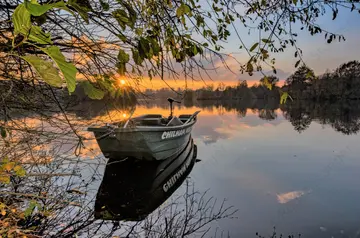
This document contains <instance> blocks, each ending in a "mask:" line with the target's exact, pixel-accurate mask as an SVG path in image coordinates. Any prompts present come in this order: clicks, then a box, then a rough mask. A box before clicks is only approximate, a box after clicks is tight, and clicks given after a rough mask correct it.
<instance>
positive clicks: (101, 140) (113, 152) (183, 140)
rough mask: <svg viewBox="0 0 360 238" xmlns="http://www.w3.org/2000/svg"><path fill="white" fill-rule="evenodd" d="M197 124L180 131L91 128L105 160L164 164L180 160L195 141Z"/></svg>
mask: <svg viewBox="0 0 360 238" xmlns="http://www.w3.org/2000/svg"><path fill="white" fill-rule="evenodd" d="M193 125H194V123H191V124H189V125H184V126H177V127H155V128H134V129H131V128H125V129H124V128H116V129H109V128H106V127H101V128H89V130H90V131H93V133H94V134H95V137H96V140H97V142H98V144H99V147H100V149H101V151H102V153H103V154H104V156H105V157H107V158H111V159H123V158H125V157H133V158H137V159H141V160H164V159H167V158H169V157H174V156H177V155H178V154H179V153H180V152H181V151H182V150H183V149H184V148H185V146H186V144H187V143H188V142H189V140H190V138H191V130H192V126H193Z"/></svg>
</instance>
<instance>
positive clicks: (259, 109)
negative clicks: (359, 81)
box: [197, 100, 360, 135]
mask: <svg viewBox="0 0 360 238" xmlns="http://www.w3.org/2000/svg"><path fill="white" fill-rule="evenodd" d="M197 106H198V107H200V108H206V109H207V110H208V109H209V108H213V109H214V108H218V109H219V108H223V109H224V110H225V111H226V112H230V113H236V114H237V115H238V116H239V117H245V116H246V112H247V110H248V109H250V110H252V112H253V113H254V114H258V116H259V118H261V119H263V120H275V119H276V118H277V114H276V110H277V109H278V108H279V107H280V108H281V110H282V111H283V115H284V117H285V119H287V120H288V121H289V122H290V123H291V124H292V125H293V127H294V130H296V131H298V132H302V131H304V130H306V129H307V128H309V126H310V124H311V122H312V121H313V120H315V121H317V122H318V123H320V124H322V125H330V126H331V127H332V128H334V130H336V131H338V132H341V133H343V134H346V135H350V134H356V133H358V132H359V130H360V120H359V119H360V105H359V103H357V101H347V102H338V103H328V102H323V103H315V102H312V101H300V100H297V101H294V102H290V101H288V102H287V103H286V104H284V105H279V104H275V103H274V102H271V103H269V102H268V101H264V100H256V102H252V103H249V102H246V103H245V102H242V101H236V100H226V101H220V100H218V101H210V100H203V101H198V102H197ZM222 111H223V110H222Z"/></svg>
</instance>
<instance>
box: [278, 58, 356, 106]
mask: <svg viewBox="0 0 360 238" xmlns="http://www.w3.org/2000/svg"><path fill="white" fill-rule="evenodd" d="M283 88H284V90H286V91H288V92H289V94H290V95H291V96H292V97H293V98H295V99H311V100H315V101H338V100H358V99H360V63H359V62H358V61H350V62H347V63H345V64H342V65H340V66H339V67H338V68H337V69H336V70H335V71H333V72H326V73H325V74H323V75H320V76H315V74H314V71H313V70H311V69H310V68H308V67H307V66H305V65H303V66H301V67H300V68H299V69H298V70H297V71H296V72H295V73H294V74H293V75H291V76H290V77H289V78H287V79H286V81H285V85H284V86H283Z"/></svg>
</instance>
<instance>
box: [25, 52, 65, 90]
mask: <svg viewBox="0 0 360 238" xmlns="http://www.w3.org/2000/svg"><path fill="white" fill-rule="evenodd" d="M22 58H23V59H24V60H26V61H27V62H28V63H29V64H30V65H31V66H32V67H33V68H34V69H35V70H36V72H37V73H38V74H39V75H40V77H41V78H42V79H43V80H44V81H45V82H46V83H48V84H49V85H51V86H54V87H60V86H61V85H62V83H63V81H62V79H61V78H60V76H59V72H58V70H57V69H56V68H55V67H54V66H53V63H52V62H49V61H45V60H44V59H42V58H40V57H38V56H35V55H27V56H22Z"/></svg>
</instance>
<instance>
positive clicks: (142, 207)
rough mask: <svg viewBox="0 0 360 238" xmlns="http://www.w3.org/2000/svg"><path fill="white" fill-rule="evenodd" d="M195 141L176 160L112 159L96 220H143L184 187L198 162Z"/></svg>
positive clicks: (96, 203) (107, 169)
mask: <svg viewBox="0 0 360 238" xmlns="http://www.w3.org/2000/svg"><path fill="white" fill-rule="evenodd" d="M196 157H197V147H196V145H195V144H194V142H193V140H192V139H191V140H190V141H189V142H188V143H187V145H186V147H185V148H184V149H183V151H181V153H180V154H179V155H178V156H177V157H175V158H172V159H167V160H162V161H144V160H133V159H126V160H124V161H119V160H118V159H109V160H108V163H107V165H106V169H105V173H104V176H103V180H102V182H101V185H100V187H99V189H98V192H97V195H96V200H95V213H94V216H95V219H100V220H112V221H141V220H143V219H145V218H146V217H147V216H148V215H149V214H150V213H152V212H153V211H154V210H155V209H157V208H158V207H159V206H160V205H161V204H163V203H164V202H165V201H166V200H167V199H168V198H169V197H170V196H171V195H172V194H173V193H174V192H175V191H176V190H177V188H179V187H180V186H181V184H182V183H183V182H184V180H185V179H186V177H187V176H188V175H189V174H190V172H191V170H192V168H193V166H194V164H195V162H196V161H197V159H196Z"/></svg>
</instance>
